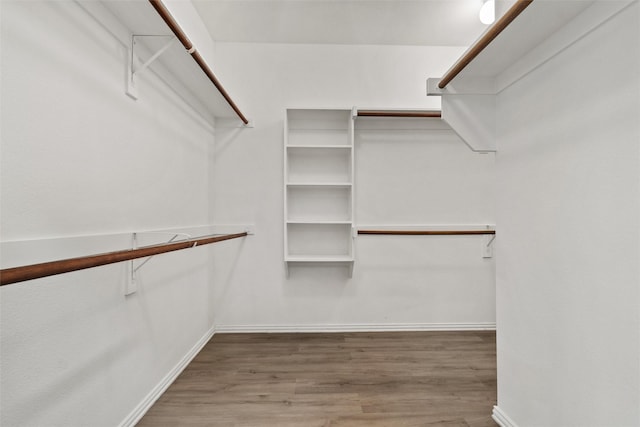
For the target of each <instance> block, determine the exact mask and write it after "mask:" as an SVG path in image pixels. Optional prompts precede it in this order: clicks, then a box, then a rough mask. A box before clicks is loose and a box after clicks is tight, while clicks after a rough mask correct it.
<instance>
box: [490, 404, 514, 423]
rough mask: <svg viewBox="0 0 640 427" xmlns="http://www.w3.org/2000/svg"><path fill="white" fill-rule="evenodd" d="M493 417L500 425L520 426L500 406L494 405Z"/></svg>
mask: <svg viewBox="0 0 640 427" xmlns="http://www.w3.org/2000/svg"><path fill="white" fill-rule="evenodd" d="M491 418H493V420H494V421H495V422H497V423H498V424H499V425H500V427H518V425H517V424H516V423H515V422H514V421H513V420H512V419H511V418H509V416H508V415H507V414H505V413H504V412H503V411H502V409H500V408H499V407H498V406H494V407H493V413H492V414H491Z"/></svg>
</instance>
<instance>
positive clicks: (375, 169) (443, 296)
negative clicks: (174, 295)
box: [213, 43, 495, 330]
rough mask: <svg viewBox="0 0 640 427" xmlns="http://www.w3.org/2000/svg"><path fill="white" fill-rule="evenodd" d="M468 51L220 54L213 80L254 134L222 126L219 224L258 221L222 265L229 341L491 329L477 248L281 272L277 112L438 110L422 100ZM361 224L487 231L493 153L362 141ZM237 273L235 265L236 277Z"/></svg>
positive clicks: (441, 247)
mask: <svg viewBox="0 0 640 427" xmlns="http://www.w3.org/2000/svg"><path fill="white" fill-rule="evenodd" d="M463 50H464V48H462V47H460V48H452V47H398V46H396V47H392V46H348V45H284V44H242V43H217V44H216V51H215V57H216V61H217V67H216V73H217V74H218V76H219V77H220V78H221V79H222V80H223V81H225V82H228V84H229V85H232V86H233V87H234V88H235V89H234V94H235V95H234V96H235V97H236V98H237V101H238V103H239V104H240V105H244V106H246V108H247V109H248V110H249V111H251V117H250V118H251V119H253V120H254V121H255V128H253V129H247V130H239V129H234V128H225V127H224V126H223V125H222V124H221V123H219V125H218V126H217V127H216V153H215V161H216V163H215V168H214V174H215V175H214V176H215V179H214V182H215V189H214V191H213V194H214V202H213V203H214V206H213V212H214V216H215V217H216V219H217V220H218V221H220V222H221V223H234V222H236V223H237V222H241V223H255V224H256V236H255V237H254V238H252V239H251V241H247V242H246V245H245V247H244V249H243V256H242V257H240V258H236V257H235V255H229V257H230V258H229V259H225V254H220V256H219V257H217V258H216V261H215V262H216V266H215V268H214V270H215V271H216V295H217V298H216V304H217V309H216V310H215V315H216V325H217V327H219V328H222V329H227V330H288V329H291V330H296V329H307V330H315V329H330V330H331V329H372V328H374V329H375V328H390V329H392V328H433V327H470V325H471V327H474V326H475V327H486V326H491V325H493V324H494V322H495V312H494V310H495V306H494V298H495V293H494V292H495V290H494V277H495V276H494V263H493V260H491V259H482V258H481V256H480V249H481V238H479V237H477V236H475V237H453V238H452V237H435V238H429V237H417V238H416V237H372V236H366V237H365V236H363V237H359V238H357V241H356V262H355V269H354V276H353V278H352V279H350V278H349V277H348V274H347V273H346V271H344V270H343V269H340V268H336V269H332V268H327V267H325V268H322V267H320V268H313V267H311V268H308V267H296V268H294V269H292V271H291V277H290V278H289V279H286V278H285V273H284V262H283V255H282V253H283V250H282V247H283V207H282V206H283V188H282V180H283V178H282V174H283V171H282V167H283V166H282V164H283V141H282V140H283V118H284V112H285V108H344V109H350V108H351V107H352V106H354V105H355V106H358V107H360V108H436V109H437V108H439V100H438V99H434V98H427V97H426V96H425V90H426V88H425V80H426V77H427V76H430V75H439V74H441V73H443V72H444V71H445V70H446V68H447V67H448V66H449V65H450V64H451V63H452V62H453V61H454V60H455V59H456V58H457V56H458V55H459V54H460V53H461V52H462V51H463ZM355 155H356V190H355V191H356V218H357V222H358V223H360V224H364V223H367V224H369V225H385V224H386V225H389V224H395V225H400V224H418V225H436V224H438V225H439V224H493V223H494V213H493V203H494V196H493V161H494V159H493V155H478V154H474V153H472V152H470V151H469V150H468V149H467V148H466V146H465V145H464V144H463V143H462V142H461V141H460V140H459V139H457V138H456V137H455V135H453V133H452V132H447V131H445V132H435V133H434V134H433V135H432V136H430V137H429V138H428V140H426V141H422V142H418V141H411V140H394V138H391V139H390V140H389V141H379V140H378V141H367V142H364V141H358V142H357V143H356V149H355ZM230 266H231V267H230Z"/></svg>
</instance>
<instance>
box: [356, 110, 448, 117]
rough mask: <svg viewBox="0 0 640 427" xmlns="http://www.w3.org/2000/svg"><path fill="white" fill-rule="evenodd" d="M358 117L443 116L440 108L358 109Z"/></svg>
mask: <svg viewBox="0 0 640 427" xmlns="http://www.w3.org/2000/svg"><path fill="white" fill-rule="evenodd" d="M358 117H418V118H420V117H424V118H429V117H436V118H438V117H442V113H441V112H440V111H438V110H432V111H385V110H358Z"/></svg>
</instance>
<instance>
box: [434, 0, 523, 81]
mask: <svg viewBox="0 0 640 427" xmlns="http://www.w3.org/2000/svg"><path fill="white" fill-rule="evenodd" d="M532 2H533V0H516V2H515V4H514V5H513V6H511V7H510V8H509V10H507V12H506V13H505V14H504V15H502V17H501V18H500V19H498V20H497V21H496V22H495V24H493V25H492V26H491V27H490V28H489V30H488V31H487V32H486V33H484V34H483V35H482V37H480V38H479V39H478V41H476V42H475V43H474V44H473V45H472V46H471V47H470V48H469V50H467V52H466V53H465V54H464V55H463V56H462V58H460V59H459V60H458V62H456V63H455V64H453V67H451V68H450V69H449V71H447V73H446V74H445V75H444V77H443V78H442V80H440V82H439V83H438V87H439V88H440V89H444V87H445V86H446V85H448V84H449V83H450V82H451V80H453V79H454V78H455V77H456V76H457V75H458V74H460V72H461V71H462V70H464V69H465V67H466V66H467V65H469V64H470V63H471V61H473V59H474V58H475V57H476V56H478V54H480V52H482V51H483V50H484V49H485V48H486V47H487V46H489V44H490V43H491V42H492V41H493V39H495V38H496V37H498V35H499V34H500V33H501V32H502V31H503V30H504V29H505V28H507V26H508V25H509V24H511V23H512V22H513V20H514V19H516V17H517V16H518V15H520V13H521V12H522V11H523V10H525V9H526V8H527V6H529V5H530V4H531V3H532Z"/></svg>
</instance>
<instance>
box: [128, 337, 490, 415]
mask: <svg viewBox="0 0 640 427" xmlns="http://www.w3.org/2000/svg"><path fill="white" fill-rule="evenodd" d="M495 402H496V360H495V333H493V332H484V331H474V332H390V333H386V332H376V333H331V334H320V333H317V334H220V335H215V336H214V337H213V338H212V340H211V341H210V342H209V343H207V345H206V346H205V347H204V348H203V350H202V351H201V352H200V354H198V355H197V356H196V357H195V359H194V360H193V361H192V363H191V364H190V365H189V366H188V367H187V368H186V369H185V371H184V372H183V373H182V374H181V375H180V376H179V378H178V379H177V380H176V381H175V382H174V384H172V385H171V386H170V387H169V389H168V390H167V391H166V392H165V394H164V395H163V396H162V397H161V398H160V399H159V400H158V401H157V402H156V404H155V405H154V406H153V407H152V408H151V409H150V410H149V412H148V413H147V414H146V415H145V416H144V417H143V418H142V420H141V421H140V422H139V424H138V425H139V426H217V427H227V426H229V427H231V426H232V427H248V426H256V427H270V426H280V427H297V426H301V427H302V426H303V427H307V426H309V427H316V426H317V427H327V426H353V427H358V426H372V427H376V426H385V427H395V426H409V427H411V426H437V425H440V426H449V427H454V426H461V427H489V426H491V427H495V426H496V424H495V423H494V422H493V420H492V419H491V416H490V414H491V410H492V407H493V405H494V404H495Z"/></svg>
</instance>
